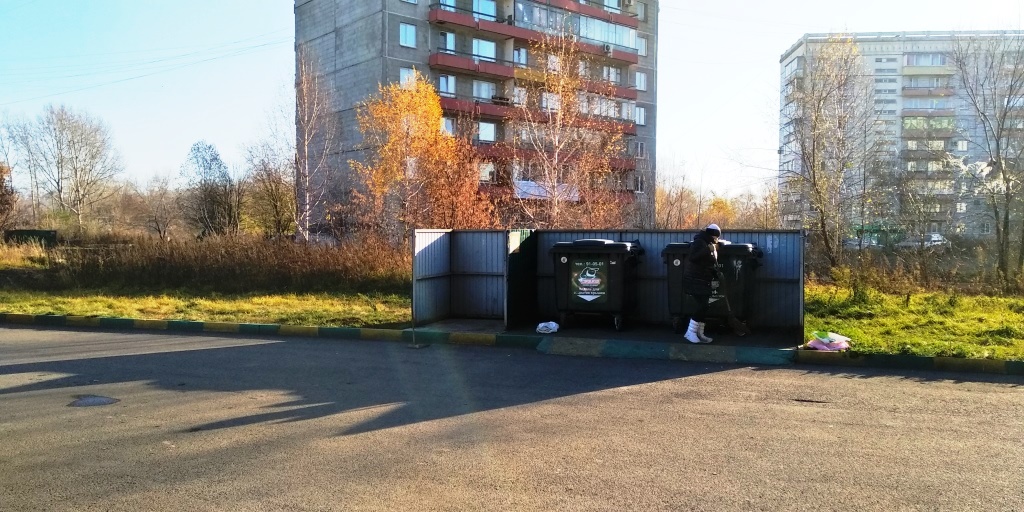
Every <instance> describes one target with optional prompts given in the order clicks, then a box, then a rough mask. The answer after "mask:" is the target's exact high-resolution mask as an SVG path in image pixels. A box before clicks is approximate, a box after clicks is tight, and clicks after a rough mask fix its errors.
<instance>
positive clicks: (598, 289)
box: [572, 260, 608, 304]
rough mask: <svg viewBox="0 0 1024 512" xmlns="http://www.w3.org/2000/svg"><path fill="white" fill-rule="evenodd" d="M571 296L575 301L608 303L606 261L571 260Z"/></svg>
mask: <svg viewBox="0 0 1024 512" xmlns="http://www.w3.org/2000/svg"><path fill="white" fill-rule="evenodd" d="M572 295H573V299H574V300H576V301H582V302H589V303H592V304H602V303H605V302H608V260H573V262H572Z"/></svg>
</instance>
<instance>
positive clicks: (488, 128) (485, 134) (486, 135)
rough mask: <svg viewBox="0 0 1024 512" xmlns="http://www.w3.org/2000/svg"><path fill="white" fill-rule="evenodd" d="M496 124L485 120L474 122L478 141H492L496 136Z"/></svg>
mask: <svg viewBox="0 0 1024 512" xmlns="http://www.w3.org/2000/svg"><path fill="white" fill-rule="evenodd" d="M497 128H498V127H497V125H496V124H494V123H488V122H486V121H480V122H478V123H477V124H476V132H477V137H476V138H477V139H479V140H480V142H494V140H495V137H496V136H497Z"/></svg>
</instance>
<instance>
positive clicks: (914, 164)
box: [907, 160, 917, 172]
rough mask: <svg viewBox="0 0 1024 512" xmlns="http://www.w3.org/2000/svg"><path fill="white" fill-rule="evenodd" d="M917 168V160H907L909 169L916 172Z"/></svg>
mask: <svg viewBox="0 0 1024 512" xmlns="http://www.w3.org/2000/svg"><path fill="white" fill-rule="evenodd" d="M916 170H917V162H915V161H913V160H911V161H909V162H907V171H909V172H914V171H916Z"/></svg>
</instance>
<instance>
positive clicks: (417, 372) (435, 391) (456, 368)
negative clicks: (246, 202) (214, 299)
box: [0, 331, 734, 435]
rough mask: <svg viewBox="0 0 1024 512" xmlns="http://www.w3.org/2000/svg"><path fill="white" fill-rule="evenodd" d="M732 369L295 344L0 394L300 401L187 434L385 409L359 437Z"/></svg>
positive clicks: (112, 362)
mask: <svg viewBox="0 0 1024 512" xmlns="http://www.w3.org/2000/svg"><path fill="white" fill-rule="evenodd" d="M92 332H95V331H92ZM254 341H258V340H254ZM730 368H734V366H730V365H714V364H680V363H679V362H674V361H652V360H615V359H598V358H575V357H559V356H548V355H543V354H539V353H537V352H535V351H532V350H528V349H514V348H509V349H506V348H496V347H454V346H446V345H434V346H429V347H427V348H422V349H412V348H409V346H408V345H406V344H404V343H398V342H365V341H364V342H351V341H327V340H314V339H305V340H303V339H292V340H289V341H287V342H279V343H265V344H254V345H242V346H232V347H226V348H206V349H200V350H184V351H166V352H159V353H150V354H137V355H122V356H111V357H97V358H92V359H75V360H61V361H54V362H37V363H25V364H14V365H8V366H0V375H5V374H19V373H33V372H35V373H43V372H48V373H57V374H67V375H68V376H66V377H63V378H59V379H54V380H48V381H44V382H38V383H32V384H25V385H20V386H12V387H9V388H5V389H0V397H2V396H3V395H11V394H14V393H22V392H29V391H36V390H47V389H59V388H72V387H77V386H97V385H103V384H116V383H124V382H138V381H142V382H146V383H147V384H148V385H150V386H153V387H155V388H158V389H162V390H168V391H175V392H185V393H187V392H188V391H193V390H203V391H215V392H243V391H256V390H279V391H283V392H286V393H289V394H291V395H293V396H295V397H296V398H295V399H294V400H292V401H288V402H284V403H278V404H275V405H273V406H270V407H268V408H267V409H268V410H267V411H266V412H260V413H257V414H249V415H243V416H239V417H234V418H229V419H224V420H219V421H214V422H207V423H198V424H195V425H192V426H191V427H188V428H186V429H184V430H183V431H184V432H197V431H202V430H218V429H226V428H232V427H240V426H246V425H255V424H265V423H288V422H296V421H304V420H311V419H316V418H323V417H328V416H331V415H335V414H339V413H345V412H352V411H360V410H366V409H379V410H381V411H383V412H382V414H379V415H376V416H375V417H373V418H372V419H369V420H365V421H362V422H359V423H356V424H353V425H351V426H349V427H347V428H344V429H343V430H342V431H341V432H340V433H341V435H353V434H359V433H363V432H370V431H374V430H379V429H387V428H391V427H397V426H403V425H410V424H414V423H418V422H424V421H431V420H437V419H442V418H449V417H455V416H460V415H465V414H470V413H475V412H481V411H488V410H494V409H500V408H504V407H513V406H518V405H524V404H530V403H536V402H541V401H544V400H550V399H556V398H562V397H568V396H573V395H578V394H582V393H590V392H594V391H601V390H607V389H613V388H619V387H623V386H632V385H637V384H645V383H653V382H659V381H664V380H670V379H678V378H684V377H691V376H695V375H700V374H704V373H712V372H717V371H723V370H728V369H730Z"/></svg>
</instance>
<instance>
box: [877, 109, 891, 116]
mask: <svg viewBox="0 0 1024 512" xmlns="http://www.w3.org/2000/svg"><path fill="white" fill-rule="evenodd" d="M875 114H876V115H880V116H894V115H896V111H895V110H875Z"/></svg>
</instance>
